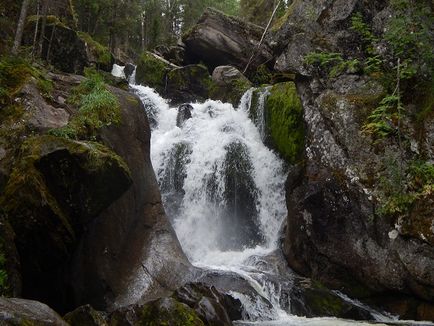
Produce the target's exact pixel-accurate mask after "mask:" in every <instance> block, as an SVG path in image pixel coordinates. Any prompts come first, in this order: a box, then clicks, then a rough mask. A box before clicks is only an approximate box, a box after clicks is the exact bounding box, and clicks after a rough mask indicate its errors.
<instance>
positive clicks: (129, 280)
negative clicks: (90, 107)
mask: <svg viewBox="0 0 434 326" xmlns="http://www.w3.org/2000/svg"><path fill="white" fill-rule="evenodd" d="M111 90H112V92H113V93H114V94H116V95H117V96H118V98H119V99H120V101H121V107H122V108H124V109H122V123H121V125H120V126H119V127H116V126H113V127H110V128H107V129H106V130H104V131H103V132H102V134H101V137H102V140H103V142H104V143H105V144H106V145H107V146H108V147H110V148H112V149H113V151H114V152H116V153H117V154H118V155H119V156H121V157H122V158H124V160H125V162H126V163H127V165H128V166H129V168H130V171H131V176H132V180H133V185H132V187H131V188H130V189H129V190H128V191H127V192H126V193H125V194H124V195H123V196H122V197H121V198H120V199H119V200H117V201H116V202H114V203H113V204H112V205H111V206H110V207H109V208H108V209H107V210H105V211H104V212H102V213H101V214H100V216H99V217H98V218H97V219H96V220H95V221H94V223H92V225H89V227H88V230H87V232H86V234H85V235H84V237H83V240H82V241H81V243H80V246H79V248H78V250H77V253H76V255H75V259H74V267H73V278H72V286H74V292H75V298H76V302H77V303H79V304H80V303H91V304H92V305H93V306H94V307H95V308H97V309H113V308H115V307H117V306H123V305H127V304H132V303H135V302H136V301H137V300H138V299H140V298H141V296H142V295H147V296H148V297H150V296H153V295H155V296H156V295H158V294H161V293H162V292H164V291H168V290H172V289H174V288H176V287H177V286H179V284H180V282H181V281H182V280H183V279H184V278H187V277H188V274H189V269H190V264H189V263H188V260H187V258H186V257H185V255H184V253H183V252H182V250H181V247H180V245H179V242H178V240H177V238H176V235H175V233H174V231H173V229H172V227H171V225H170V224H169V222H168V220H167V217H166V215H165V212H164V209H163V206H162V203H161V197H160V192H159V189H158V184H157V181H156V179H155V175H154V171H153V169H152V165H151V161H150V156H149V138H150V128H149V125H148V121H147V118H146V115H145V113H144V112H145V111H144V108H143V106H142V105H141V104H139V103H140V102H139V101H138V100H137V99H136V98H135V97H132V96H131V95H127V94H126V93H124V92H123V91H120V90H118V89H111ZM124 96H125V97H124ZM128 96H129V97H130V98H132V100H128ZM127 102H130V103H134V105H132V104H129V105H127ZM126 144H128V146H126ZM174 271H176V273H175V272H174Z"/></svg>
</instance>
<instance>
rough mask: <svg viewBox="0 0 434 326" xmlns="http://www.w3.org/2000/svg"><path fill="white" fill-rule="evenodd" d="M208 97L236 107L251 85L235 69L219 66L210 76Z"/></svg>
mask: <svg viewBox="0 0 434 326" xmlns="http://www.w3.org/2000/svg"><path fill="white" fill-rule="evenodd" d="M212 79H213V84H212V85H211V89H210V97H211V98H212V99H215V100H220V101H222V102H229V103H232V105H234V106H237V105H238V104H239V102H240V99H241V97H242V96H243V95H244V93H245V92H246V91H247V90H249V89H250V88H251V87H252V83H251V82H250V81H249V80H248V79H247V78H246V77H245V76H244V75H243V74H242V73H241V72H240V71H239V70H238V69H237V68H235V67H232V66H219V67H217V68H215V69H214V71H213V74H212Z"/></svg>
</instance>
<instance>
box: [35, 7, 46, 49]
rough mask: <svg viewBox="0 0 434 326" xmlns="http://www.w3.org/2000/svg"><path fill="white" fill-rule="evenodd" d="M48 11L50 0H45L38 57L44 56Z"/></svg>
mask: <svg viewBox="0 0 434 326" xmlns="http://www.w3.org/2000/svg"><path fill="white" fill-rule="evenodd" d="M47 13H48V0H43V2H42V25H41V35H39V43H38V52H37V53H38V57H40V58H41V57H42V50H43V47H44V38H45V27H46V26H47Z"/></svg>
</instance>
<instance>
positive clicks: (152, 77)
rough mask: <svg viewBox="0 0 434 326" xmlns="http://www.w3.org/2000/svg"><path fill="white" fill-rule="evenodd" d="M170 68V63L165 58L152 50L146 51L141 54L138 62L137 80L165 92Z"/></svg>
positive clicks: (138, 82)
mask: <svg viewBox="0 0 434 326" xmlns="http://www.w3.org/2000/svg"><path fill="white" fill-rule="evenodd" d="M170 69H171V66H170V64H169V63H168V62H167V61H165V60H164V59H163V58H160V57H158V56H157V55H155V54H153V53H151V52H145V53H143V54H142V55H141V56H140V59H139V62H138V64H137V69H136V82H137V84H142V85H145V86H149V87H151V88H155V90H156V91H157V92H159V93H163V92H164V90H165V88H166V75H167V73H168V72H169V71H170Z"/></svg>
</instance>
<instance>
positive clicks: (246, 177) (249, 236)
mask: <svg viewBox="0 0 434 326" xmlns="http://www.w3.org/2000/svg"><path fill="white" fill-rule="evenodd" d="M226 150H227V154H226V157H225V163H224V176H225V192H224V194H223V196H224V198H222V199H219V198H214V199H215V201H216V203H220V202H221V203H224V204H223V207H222V208H223V211H224V212H223V214H222V217H221V218H222V219H227V221H225V222H224V225H230V226H231V228H230V230H225V237H224V240H223V241H222V243H221V244H220V245H221V246H222V248H224V249H225V250H228V249H235V248H238V249H241V248H244V247H245V246H254V245H255V244H258V243H261V242H262V241H263V238H262V234H261V232H260V228H259V221H258V211H257V200H258V194H257V192H258V190H257V189H256V186H255V182H254V180H253V175H252V173H253V166H252V163H251V161H250V157H249V154H248V152H247V148H246V147H245V146H244V145H243V144H241V143H239V142H234V143H231V144H230V145H228V147H227V149H226Z"/></svg>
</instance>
